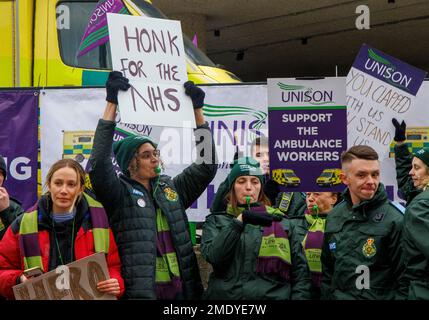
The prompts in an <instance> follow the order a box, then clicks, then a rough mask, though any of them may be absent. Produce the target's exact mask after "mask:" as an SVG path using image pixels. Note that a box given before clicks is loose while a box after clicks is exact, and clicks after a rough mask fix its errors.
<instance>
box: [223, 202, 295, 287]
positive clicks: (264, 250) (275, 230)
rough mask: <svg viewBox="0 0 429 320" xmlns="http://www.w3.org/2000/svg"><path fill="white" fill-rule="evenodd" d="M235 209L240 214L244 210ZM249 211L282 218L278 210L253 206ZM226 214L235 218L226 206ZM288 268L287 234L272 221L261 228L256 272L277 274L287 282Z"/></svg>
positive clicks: (288, 249) (240, 208) (230, 209)
mask: <svg viewBox="0 0 429 320" xmlns="http://www.w3.org/2000/svg"><path fill="white" fill-rule="evenodd" d="M237 209H238V211H239V212H240V213H241V212H243V211H244V210H245V208H243V207H238V208H237ZM249 209H251V210H252V211H254V212H261V213H268V214H273V215H274V214H275V215H281V216H284V214H283V212H281V211H280V210H277V209H274V208H272V207H268V206H263V205H260V204H257V205H255V204H253V206H252V207H251V208H249ZM227 213H228V214H231V215H233V216H236V214H234V212H233V210H232V207H231V206H230V205H228V206H227ZM290 266H291V252H290V244H289V238H288V234H287V232H286V231H285V230H284V228H283V225H282V223H281V222H277V221H274V222H273V223H272V224H271V226H269V227H263V230H262V240H261V245H260V247H259V253H258V258H257V262H256V272H257V273H264V274H277V275H280V276H281V277H282V278H284V279H286V280H289V279H290Z"/></svg>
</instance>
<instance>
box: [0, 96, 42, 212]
mask: <svg viewBox="0 0 429 320" xmlns="http://www.w3.org/2000/svg"><path fill="white" fill-rule="evenodd" d="M38 93H39V92H38V91H24V90H23V91H0V115H1V117H0V154H1V155H2V156H3V157H4V158H5V160H6V164H7V169H8V175H7V178H6V181H5V184H4V186H5V187H6V189H7V191H8V193H9V195H10V196H11V197H13V198H15V199H17V200H19V201H20V202H21V203H22V207H23V208H24V209H28V208H29V207H31V206H32V205H33V204H34V203H35V202H36V201H37V167H38V166H37V149H38V142H37V141H38V139H37V122H38V120H37V119H38V111H37V110H38V108H37V107H38Z"/></svg>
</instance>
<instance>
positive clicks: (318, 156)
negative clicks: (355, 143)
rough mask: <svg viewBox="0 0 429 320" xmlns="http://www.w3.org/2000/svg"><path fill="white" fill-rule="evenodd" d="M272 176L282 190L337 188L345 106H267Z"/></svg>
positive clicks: (344, 134) (340, 187) (344, 137)
mask: <svg viewBox="0 0 429 320" xmlns="http://www.w3.org/2000/svg"><path fill="white" fill-rule="evenodd" d="M269 124H270V125H269V128H268V129H269V137H270V170H271V178H272V179H273V180H275V181H277V182H278V183H279V184H280V185H281V186H282V188H281V189H282V190H283V191H304V192H306V191H307V192H308V191H315V192H316V191H319V192H323V191H333V192H340V191H342V190H343V189H344V187H345V186H344V185H343V184H342V183H341V180H340V176H339V174H340V169H341V161H340V158H341V153H342V151H344V150H345V149H347V127H346V124H347V113H346V106H329V107H327V106H321V107H284V108H269Z"/></svg>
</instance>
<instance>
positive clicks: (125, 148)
mask: <svg viewBox="0 0 429 320" xmlns="http://www.w3.org/2000/svg"><path fill="white" fill-rule="evenodd" d="M147 142H148V143H150V144H151V145H152V146H153V147H154V148H155V149H156V148H157V144H156V143H155V142H153V141H152V140H151V139H150V138H149V137H147V136H137V135H131V136H129V137H126V138H125V139H122V140H120V141H117V142H115V143H113V153H114V154H115V157H116V161H117V162H118V165H119V167H120V168H121V170H122V172H123V173H124V174H125V175H127V176H129V175H130V173H129V172H128V166H129V165H130V161H131V159H132V158H133V157H134V155H135V153H136V151H137V149H138V148H139V147H140V146H141V145H142V144H144V143H147Z"/></svg>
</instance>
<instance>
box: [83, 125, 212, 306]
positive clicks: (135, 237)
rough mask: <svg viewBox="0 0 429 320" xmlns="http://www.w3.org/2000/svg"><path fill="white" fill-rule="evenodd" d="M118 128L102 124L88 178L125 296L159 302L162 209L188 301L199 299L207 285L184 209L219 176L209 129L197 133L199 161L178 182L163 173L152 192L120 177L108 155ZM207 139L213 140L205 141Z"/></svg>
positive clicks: (178, 178)
mask: <svg viewBox="0 0 429 320" xmlns="http://www.w3.org/2000/svg"><path fill="white" fill-rule="evenodd" d="M114 129H115V122H113V121H106V120H103V119H100V120H99V122H98V126H97V130H96V132H95V136H94V145H93V149H92V152H91V157H90V160H89V161H90V164H91V171H90V173H89V175H90V178H91V183H92V186H93V188H94V192H95V195H96V196H97V200H99V201H100V202H101V203H102V204H103V206H104V208H105V210H106V213H107V215H108V217H109V223H110V226H111V228H112V230H113V233H114V236H115V240H116V243H117V245H118V250H119V255H120V258H121V261H122V276H123V278H124V281H125V294H124V297H125V298H131V299H156V292H155V266H156V256H157V250H156V234H157V230H156V208H157V207H159V208H161V210H162V211H163V213H164V215H165V217H166V219H167V221H168V225H169V227H170V234H171V238H172V242H173V245H174V249H175V251H176V254H177V261H178V264H179V269H180V275H181V279H182V283H183V293H184V298H185V299H199V298H201V294H202V291H203V287H202V284H201V278H200V274H199V269H198V264H197V259H196V256H195V253H194V251H193V247H192V242H191V238H190V234H189V224H188V220H187V216H186V212H185V210H186V209H187V208H188V207H190V206H191V204H192V203H193V202H194V201H195V200H197V199H198V197H199V196H200V195H201V193H202V192H203V191H204V190H205V189H206V188H207V186H208V184H209V183H210V182H211V181H212V180H213V178H214V176H215V175H216V171H217V164H216V150H215V149H214V143H213V138H212V135H211V132H210V129H209V127H208V126H207V124H204V125H203V126H200V127H199V129H198V130H196V137H195V139H196V141H197V159H196V161H195V163H193V164H191V165H190V166H189V167H187V168H186V169H184V170H183V172H181V173H180V174H179V175H177V176H176V177H174V178H171V177H169V176H167V175H161V176H160V177H159V181H157V179H156V178H155V179H152V180H151V181H150V183H151V187H152V190H153V192H154V194H152V192H148V190H147V189H146V188H145V187H144V186H143V185H142V184H140V183H139V182H137V181H135V180H132V179H130V178H128V177H126V176H124V175H120V176H119V177H118V176H117V175H116V173H115V171H114V168H113V166H112V161H111V157H110V156H111V152H112V141H113V133H114ZM200 130H203V131H200ZM200 134H201V137H200ZM204 138H205V139H207V138H209V139H210V140H209V141H207V140H206V141H204V142H203V140H202V139H204ZM207 148H211V149H207ZM205 152H207V153H210V152H211V153H210V156H211V158H210V159H209V162H210V163H206V162H204V160H205V157H204V153H205ZM207 153H206V156H207V157H208V155H207Z"/></svg>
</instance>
